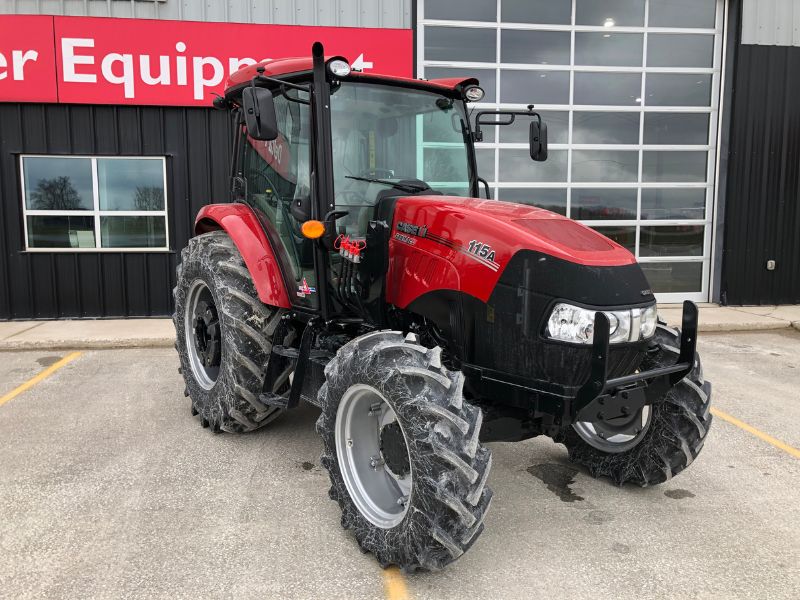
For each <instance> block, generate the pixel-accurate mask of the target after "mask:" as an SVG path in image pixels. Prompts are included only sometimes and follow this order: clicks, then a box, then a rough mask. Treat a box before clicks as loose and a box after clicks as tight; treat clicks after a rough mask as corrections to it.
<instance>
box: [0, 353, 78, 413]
mask: <svg viewBox="0 0 800 600" xmlns="http://www.w3.org/2000/svg"><path fill="white" fill-rule="evenodd" d="M81 354H83V353H82V352H71V353H70V354H67V355H66V356H65V357H64V358H62V359H61V360H59V361H58V362H55V363H53V364H52V365H50V366H49V367H47V368H46V369H45V370H44V371H42V372H41V373H39V374H38V375H37V376H36V377H33V378H31V379H29V380H28V381H26V382H25V383H23V384H22V385H20V386H19V387H17V388H15V389H13V390H11V391H10V392H8V393H7V394H6V395H5V396H0V406H3V404H5V403H6V402H8V401H9V400H12V399H14V398H16V397H17V396H19V395H20V394H21V393H22V392H24V391H25V390H29V389H31V388H32V387H33V386H35V385H36V384H37V383H39V382H40V381H43V380H44V379H47V378H48V377H50V375H52V374H53V373H55V372H56V371H58V370H59V369H60V368H61V367H63V366H66V365H68V364H69V363H71V362H72V361H73V360H75V359H76V358H78V357H79V356H80V355H81Z"/></svg>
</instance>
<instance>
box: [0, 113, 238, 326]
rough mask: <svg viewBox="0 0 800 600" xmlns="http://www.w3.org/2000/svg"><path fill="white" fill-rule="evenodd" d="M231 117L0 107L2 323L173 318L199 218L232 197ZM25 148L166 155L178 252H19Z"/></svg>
mask: <svg viewBox="0 0 800 600" xmlns="http://www.w3.org/2000/svg"><path fill="white" fill-rule="evenodd" d="M229 119H230V117H229V116H228V114H227V113H226V112H224V111H216V110H209V109H205V108H162V107H138V106H120V107H115V106H76V105H57V104H0V124H2V130H3V134H2V136H0V196H2V198H3V200H4V201H3V202H0V222H2V223H5V224H6V225H5V227H4V235H3V237H2V239H0V254H1V256H0V282H2V283H3V285H2V286H0V319H32V318H60V317H124V316H164V315H168V314H170V312H171V311H172V292H171V290H172V288H173V287H174V285H175V267H176V265H177V262H178V258H179V252H180V250H181V248H183V247H184V246H185V245H186V244H187V242H188V240H189V237H191V233H192V225H193V223H194V215H195V214H196V213H197V211H198V210H199V209H200V207H201V206H203V205H204V204H208V203H210V202H214V201H217V202H219V201H226V200H227V199H228V174H229V168H230V143H231V142H230V140H231V136H232V132H231V127H230V122H229ZM20 154H56V155H57V154H67V155H76V154H77V155H108V156H166V157H167V195H166V196H167V207H168V227H169V239H170V246H171V248H172V250H171V251H170V252H139V253H130V252H90V253H76V252H65V253H51V252H42V253H35V252H21V251H20V249H21V248H24V247H25V242H24V239H23V230H22V228H23V226H22V215H21V211H22V204H21V201H20V181H19V155H20ZM6 284H7V285H6Z"/></svg>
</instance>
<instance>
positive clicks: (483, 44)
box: [425, 27, 497, 62]
mask: <svg viewBox="0 0 800 600" xmlns="http://www.w3.org/2000/svg"><path fill="white" fill-rule="evenodd" d="M496 55H497V34H496V31H495V29H484V28H475V27H425V60H459V61H471V62H495V57H496Z"/></svg>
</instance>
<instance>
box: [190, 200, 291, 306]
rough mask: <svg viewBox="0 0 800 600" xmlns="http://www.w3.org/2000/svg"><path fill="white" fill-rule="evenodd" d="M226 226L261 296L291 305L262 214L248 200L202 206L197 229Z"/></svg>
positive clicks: (267, 301) (275, 303)
mask: <svg viewBox="0 0 800 600" xmlns="http://www.w3.org/2000/svg"><path fill="white" fill-rule="evenodd" d="M217 230H223V231H225V233H227V234H228V235H229V236H230V238H231V239H232V240H233V243H234V244H236V248H238V250H239V253H240V254H241V255H242V258H243V259H244V263H245V265H247V270H248V271H250V276H251V277H252V278H253V283H254V284H255V287H256V292H258V298H259V299H260V300H261V301H262V302H263V303H264V304H269V305H270V306H278V307H281V308H291V304H290V302H289V294H288V293H287V291H286V284H285V283H284V281H283V275H282V274H281V269H280V265H279V264H278V260H277V258H276V255H275V251H274V250H273V248H272V244H270V242H269V239H268V238H267V235H266V233H264V229H263V228H262V227H261V223H260V222H259V220H258V217H256V215H255V214H254V213H253V209H252V208H250V207H249V206H247V205H246V204H240V203H236V204H208V205H206V206H204V207H203V208H201V209H200V212H198V213H197V218H196V219H195V222H194V233H195V235H199V234H201V233H207V232H209V231H217Z"/></svg>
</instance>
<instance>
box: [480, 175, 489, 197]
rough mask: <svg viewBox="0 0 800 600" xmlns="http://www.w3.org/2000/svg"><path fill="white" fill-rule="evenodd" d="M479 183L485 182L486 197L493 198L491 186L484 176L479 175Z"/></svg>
mask: <svg viewBox="0 0 800 600" xmlns="http://www.w3.org/2000/svg"><path fill="white" fill-rule="evenodd" d="M478 183H481V184H483V187H484V189H485V190H486V199H487V200H491V199H492V191H491V189H490V188H489V182H488V181H486V180H485V179H484V178H483V177H478Z"/></svg>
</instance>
